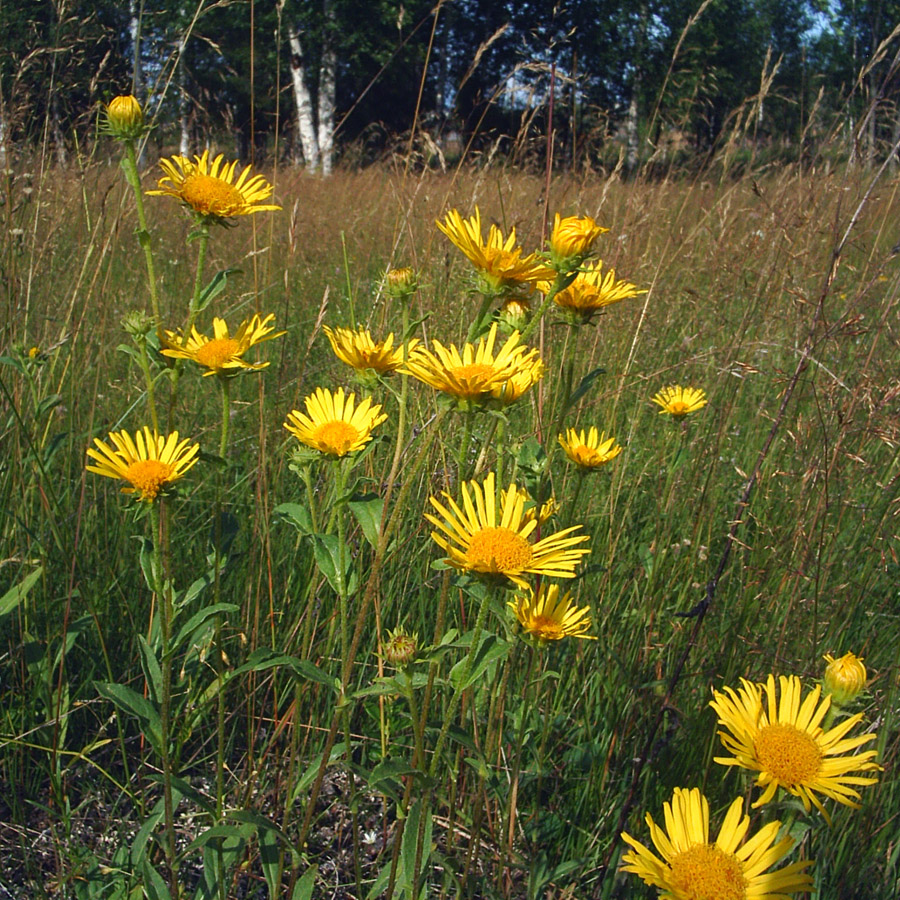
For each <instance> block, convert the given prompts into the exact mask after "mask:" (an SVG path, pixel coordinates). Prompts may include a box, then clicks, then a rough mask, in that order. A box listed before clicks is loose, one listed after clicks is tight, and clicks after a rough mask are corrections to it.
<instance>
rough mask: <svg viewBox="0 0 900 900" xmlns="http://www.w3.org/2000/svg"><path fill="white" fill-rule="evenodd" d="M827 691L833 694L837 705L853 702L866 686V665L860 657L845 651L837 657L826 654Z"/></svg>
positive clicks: (832, 696)
mask: <svg viewBox="0 0 900 900" xmlns="http://www.w3.org/2000/svg"><path fill="white" fill-rule="evenodd" d="M825 661H826V662H827V663H828V665H827V666H826V667H825V677H824V679H823V681H824V683H825V692H826V693H828V694H831V702H832V703H833V704H834V705H835V706H846V705H847V704H848V703H852V702H853V701H854V700H855V699H856V698H857V696H859V694H860V692H861V691H862V690H863V688H865V686H866V667H865V666H864V665H863V661H862V659H861V658H860V657H858V656H856V655H855V654H853V653H845V654H844V655H843V656H842V657H841V658H840V659H835V658H834V657H833V656H832V655H831V654H830V653H827V654H826V655H825Z"/></svg>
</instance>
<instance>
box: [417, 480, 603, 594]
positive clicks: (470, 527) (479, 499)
mask: <svg viewBox="0 0 900 900" xmlns="http://www.w3.org/2000/svg"><path fill="white" fill-rule="evenodd" d="M443 494H444V499H445V502H446V505H444V504H443V503H441V502H440V501H439V500H438V499H437V498H436V497H431V498H429V502H430V503H431V505H432V507H434V509H435V511H436V512H437V513H438V514H439V516H440V518H439V517H438V516H434V515H432V514H431V513H425V518H426V519H427V520H428V521H429V522H431V524H432V525H434V526H435V527H436V528H437V529H438V530H437V531H432V532H431V537H432V538H433V539H434V541H435V543H436V544H437V545H438V546H439V547H441V548H443V549H444V550H446V551H447V553H448V554H449V557H448V559H447V562H448V563H449V564H450V565H451V566H453V567H454V568H457V569H462V570H463V571H467V572H475V573H476V574H478V575H482V576H485V577H487V578H491V579H495V580H501V581H503V582H506V581H511V582H513V583H514V584H516V585H518V586H519V587H523V588H524V587H526V586H527V585H526V582H525V579H524V578H523V577H522V576H523V575H546V576H548V577H551V578H574V577H575V567H576V566H577V565H578V563H579V561H580V560H581V557H582V556H584V555H586V554H587V553H590V550H589V549H588V548H587V547H578V546H577V545H578V544H582V543H584V541H586V540H588V536H587V535H586V534H575V532H576V531H578V530H579V528H580V527H581V526H580V525H575V526H572V527H571V528H565V529H563V530H562V531H559V532H557V533H556V534H552V535H549V536H547V537H544V538H541V539H540V540H539V541H536V542H535V543H532V542H531V540H530V538H531V536H532V534H533V533H534V530H535V529H536V528H537V521H535V520H534V519H527V518H526V516H525V499H524V497H523V496H522V494H521V493H520V491H519V489H518V488H517V487H516V485H515V484H511V485H510V486H509V487H508V488H507V489H506V490H505V491H504V492H503V493H502V494H501V495H500V497H499V498H498V496H497V489H496V484H495V476H494V473H493V472H491V473H490V474H489V475H488V476H487V478H485V480H484V484H483V485H481V484H478V483H477V482H475V481H468V482H463V484H462V507H460V506H459V504H457V502H456V501H455V500H454V499H453V498H452V497H451V496H450V495H449V494H448V493H447V492H446V491H444V492H443Z"/></svg>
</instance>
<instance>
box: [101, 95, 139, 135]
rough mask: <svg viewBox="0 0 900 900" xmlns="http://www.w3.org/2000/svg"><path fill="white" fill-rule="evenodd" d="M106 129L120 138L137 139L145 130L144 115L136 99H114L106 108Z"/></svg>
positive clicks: (129, 97)
mask: <svg viewBox="0 0 900 900" xmlns="http://www.w3.org/2000/svg"><path fill="white" fill-rule="evenodd" d="M106 127H107V130H108V132H109V133H110V134H111V135H113V136H114V137H118V138H126V139H128V138H136V137H138V136H139V135H140V133H141V131H142V130H143V128H144V113H143V111H142V110H141V104H140V103H138V101H137V98H136V97H132V96H131V94H127V95H126V96H123V97H114V98H113V99H112V100H110V102H109V106H107V107H106Z"/></svg>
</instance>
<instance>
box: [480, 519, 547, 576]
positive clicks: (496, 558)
mask: <svg viewBox="0 0 900 900" xmlns="http://www.w3.org/2000/svg"><path fill="white" fill-rule="evenodd" d="M533 558H534V553H532V550H531V544H529V543H528V541H526V540H525V538H523V537H522V535H521V534H519V533H518V532H516V531H513V530H512V529H511V528H502V527H501V528H482V529H481V530H480V531H476V532H475V534H473V535H472V537H471V539H470V540H469V549H468V551H467V552H466V562H468V564H469V565H470V566H471V568H473V569H474V570H475V571H476V572H491V573H496V574H502V575H506V574H513V575H515V574H518V573H519V572H521V571H522V570H523V569H525V568H526V567H527V566H529V565H530V564H531V561H532V559H533Z"/></svg>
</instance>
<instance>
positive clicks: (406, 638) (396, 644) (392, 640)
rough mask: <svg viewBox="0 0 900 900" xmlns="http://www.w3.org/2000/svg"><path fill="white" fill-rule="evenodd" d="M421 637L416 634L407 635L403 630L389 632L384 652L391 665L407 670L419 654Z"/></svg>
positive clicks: (396, 629) (397, 629)
mask: <svg viewBox="0 0 900 900" xmlns="http://www.w3.org/2000/svg"><path fill="white" fill-rule="evenodd" d="M418 643H419V636H418V634H416V633H413V634H407V633H406V631H405V630H404V629H403V628H402V627H401V628H395V629H394V630H393V631H389V632H388V636H387V640H386V641H385V642H384V646H383V648H382V652H383V654H384V658H385V660H386V661H387V662H388V664H389V665H392V666H394V667H396V668H398V669H405V668H406V667H407V666H408V665H409V664H410V663H411V662H412V661H413V660H414V659H415V658H416V654H417V653H418V650H419V648H418Z"/></svg>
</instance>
